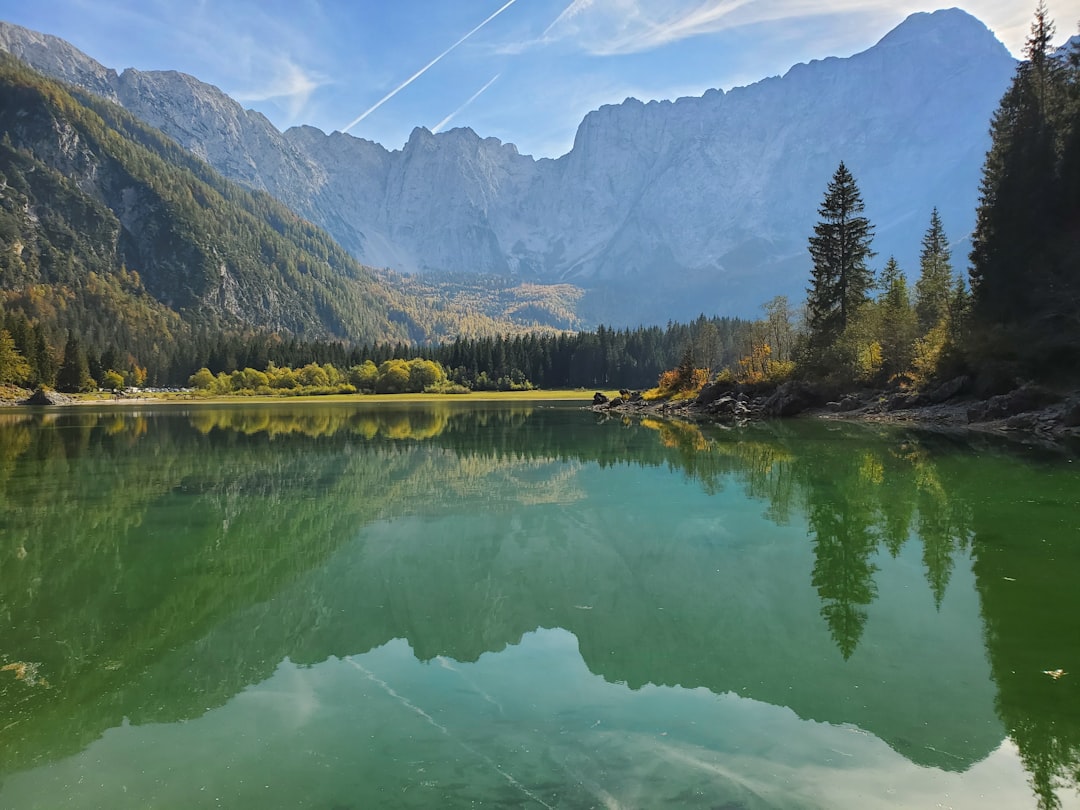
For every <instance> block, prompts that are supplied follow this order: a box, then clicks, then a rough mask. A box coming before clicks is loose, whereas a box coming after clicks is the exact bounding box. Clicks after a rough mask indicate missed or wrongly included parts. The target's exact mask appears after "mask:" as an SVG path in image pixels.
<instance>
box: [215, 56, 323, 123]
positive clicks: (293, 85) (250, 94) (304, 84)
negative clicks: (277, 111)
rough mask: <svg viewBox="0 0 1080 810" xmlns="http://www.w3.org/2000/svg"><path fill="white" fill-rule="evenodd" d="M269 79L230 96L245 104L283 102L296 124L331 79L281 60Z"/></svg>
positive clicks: (289, 61)
mask: <svg viewBox="0 0 1080 810" xmlns="http://www.w3.org/2000/svg"><path fill="white" fill-rule="evenodd" d="M271 71H272V73H273V75H272V76H271V78H270V80H269V81H268V82H266V83H265V84H263V85H261V86H259V87H253V88H249V89H246V90H238V91H236V92H233V93H232V94H231V95H232V96H233V97H234V98H235V99H236V100H237V101H240V102H243V103H245V104H247V103H251V102H255V103H258V102H260V101H276V102H281V103H282V106H284V107H285V108H286V110H287V112H288V115H289V118H290V119H291V120H292V121H297V120H298V119H299V117H300V115H301V114H302V113H303V112H304V110H305V109H306V107H307V105H308V101H309V100H310V99H311V94H312V93H314V92H315V91H316V90H318V89H319V88H320V87H322V86H324V85H326V84H329V80H328V79H326V78H324V77H322V76H319V75H317V74H313V73H309V72H307V71H305V70H304V69H303V68H301V67H300V66H299V65H297V64H295V63H294V62H292V61H291V60H288V59H282V60H280V61H279V62H278V64H276V65H275V66H273V68H272V69H271Z"/></svg>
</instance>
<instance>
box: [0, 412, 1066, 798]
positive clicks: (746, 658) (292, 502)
mask: <svg viewBox="0 0 1080 810" xmlns="http://www.w3.org/2000/svg"><path fill="white" fill-rule="evenodd" d="M1078 578H1080V462H1077V463H1073V461H1072V460H1071V458H1070V456H1069V455H1068V454H1066V453H1055V452H1049V451H1041V452H1034V451H1025V452H1018V451H1016V450H1014V449H1011V448H1008V447H1005V446H1003V445H1001V444H1000V443H996V442H992V441H990V440H986V439H984V440H977V441H974V442H972V441H970V440H967V439H961V438H957V437H948V436H941V435H931V434H920V433H915V432H911V431H904V430H898V429H893V428H889V429H886V428H868V427H865V426H859V425H846V424H832V423H823V422H797V421H796V422H791V421H788V422H783V423H775V424H758V425H751V426H748V427H746V428H743V429H738V430H726V429H722V428H718V427H712V428H700V429H699V428H696V427H692V426H689V425H683V424H679V423H659V422H654V421H650V420H644V421H640V422H639V421H633V422H629V421H627V422H624V421H622V420H619V419H606V420H604V419H600V418H598V417H597V416H596V415H594V414H592V413H591V412H589V411H587V410H584V409H582V408H581V407H580V406H577V405H555V404H552V405H544V404H536V405H529V406H520V405H509V404H490V405H486V406H485V405H476V404H468V405H466V404H460V405H458V404H439V405H431V406H426V407H425V406H410V407H397V406H393V405H387V404H383V403H379V404H368V405H351V404H332V405H293V404H287V403H283V404H273V405H266V406H260V407H246V408H245V407H212V406H201V407H198V408H191V409H188V408H186V407H185V406H176V407H169V408H158V409H154V410H143V411H135V410H120V409H112V410H108V411H93V410H84V409H77V410H74V411H68V412H64V413H62V414H60V415H55V414H50V415H44V414H31V413H25V412H23V413H17V412H14V411H12V412H10V413H6V414H0V807H4V808H19V809H20V810H27V808H49V809H50V810H51V809H52V808H59V807H66V808H106V807H107V808H216V807H225V808H269V807H290V808H292V807H303V808H320V809H321V810H346V808H349V809H352V808H356V809H357V810H359V809H360V808H382V807H386V808H397V807H402V808H412V807H415V808H429V807H431V808H456V807H487V808H502V807H521V808H545V807H547V808H592V807H596V808H665V807H670V808H707V809H709V810H719V809H720V808H722V809H723V810H737V808H746V809H747V810H750V809H756V808H876V807H882V808H885V807H955V808H980V809H982V808H987V807H1010V808H1026V807H1032V808H1034V807H1042V808H1050V807H1058V806H1064V807H1075V806H1078V805H1080V801H1078V792H1077V785H1078V782H1080V587H1078Z"/></svg>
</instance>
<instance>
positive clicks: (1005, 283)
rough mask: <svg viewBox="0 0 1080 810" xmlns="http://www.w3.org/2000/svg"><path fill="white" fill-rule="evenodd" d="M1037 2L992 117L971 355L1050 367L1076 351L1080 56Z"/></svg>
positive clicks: (1022, 368)
mask: <svg viewBox="0 0 1080 810" xmlns="http://www.w3.org/2000/svg"><path fill="white" fill-rule="evenodd" d="M1053 32H1054V25H1053V22H1052V21H1050V19H1049V17H1048V15H1047V12H1046V6H1045V5H1044V4H1043V3H1041V2H1040V3H1039V6H1038V8H1037V9H1036V12H1035V20H1034V22H1033V23H1032V26H1031V35H1030V36H1029V37H1028V40H1027V44H1026V47H1025V51H1024V55H1025V57H1026V60H1025V61H1024V62H1022V63H1021V64H1020V65H1019V66H1018V67H1017V70H1016V74H1015V76H1014V77H1013V81H1012V83H1011V85H1010V86H1009V88H1008V90H1007V91H1006V93H1005V95H1004V96H1003V97H1002V100H1001V104H1000V105H999V107H998V110H997V111H996V112H995V114H994V118H993V121H992V123H991V138H992V141H991V148H990V151H989V152H988V153H987V156H986V162H985V164H984V166H983V177H982V185H981V196H980V201H979V210H978V214H977V221H976V226H975V232H974V235H973V240H972V242H973V245H972V251H971V270H970V278H971V288H972V297H973V301H972V330H973V332H974V333H975V334H977V335H978V337H979V341H978V349H977V352H976V354H975V356H974V357H973V359H974V360H975V361H976V363H977V364H986V363H989V362H993V363H995V364H996V363H999V362H1001V361H1005V362H1012V363H1013V365H1014V371H1018V372H1023V373H1024V374H1034V375H1041V374H1046V373H1050V374H1056V373H1060V371H1059V370H1060V369H1061V368H1068V367H1071V366H1074V365H1075V362H1076V360H1077V359H1078V358H1080V274H1078V273H1077V271H1076V267H1077V259H1078V258H1080V249H1078V247H1077V245H1078V243H1080V192H1078V191H1077V180H1078V179H1080V171H1078V169H1080V165H1078V164H1080V129H1078V127H1080V59H1077V58H1076V54H1075V52H1074V54H1072V55H1071V57H1070V58H1062V57H1060V56H1057V55H1055V54H1053V53H1051V52H1050V41H1051V39H1052V37H1053Z"/></svg>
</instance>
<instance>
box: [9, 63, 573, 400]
mask: <svg viewBox="0 0 1080 810" xmlns="http://www.w3.org/2000/svg"><path fill="white" fill-rule="evenodd" d="M0 132H2V133H3V136H2V140H0V307H2V309H3V311H4V313H5V316H4V324H3V325H4V326H5V327H6V328H7V330H8V332H9V333H11V334H12V336H13V337H15V338H16V341H15V342H16V348H17V349H18V350H19V351H20V352H21V354H22V355H23V356H24V357H25V358H26V359H27V360H28V361H29V363H30V366H31V371H30V373H29V374H26V375H22V376H23V379H21V380H17V379H9V380H6V381H10V382H24V383H29V384H40V383H46V384H51V383H53V382H54V381H55V380H54V378H53V375H54V374H55V372H56V369H57V368H58V367H59V366H60V365H61V363H62V362H63V360H64V352H63V351H62V347H64V346H65V344H66V343H67V340H68V338H69V337H75V338H76V339H77V342H78V344H79V347H78V348H79V350H80V351H82V352H83V353H85V354H89V356H90V357H91V358H92V359H93V358H101V357H103V356H104V357H108V358H109V359H110V360H112V361H113V362H114V363H115V364H116V365H119V366H123V367H124V368H121V369H120V370H121V371H133V370H134V369H136V368H139V367H141V368H144V369H146V368H148V369H149V370H150V372H149V374H150V380H151V381H154V380H158V381H164V380H166V379H177V378H186V376H187V375H188V374H190V373H191V371H192V370H194V369H195V368H198V367H199V366H200V365H204V364H206V362H207V361H208V359H209V358H210V356H211V354H212V353H213V351H214V349H215V347H216V346H218V345H220V343H221V341H222V339H223V336H227V335H243V334H252V333H260V334H264V335H267V336H269V335H274V334H276V335H280V336H282V337H283V338H285V339H290V338H293V337H298V338H302V339H304V340H307V341H311V340H318V341H324V342H342V343H344V344H349V345H360V344H363V343H375V342H396V341H404V342H420V341H427V340H433V339H438V338H442V337H446V336H453V335H462V334H464V335H469V336H474V335H479V334H492V333H494V332H496V331H506V332H511V331H521V330H524V329H544V328H550V326H549V323H551V322H555V321H558V322H560V324H562V323H565V325H571V323H572V320H573V319H572V316H571V322H570V323H568V322H566V321H567V317H566V314H565V312H564V311H561V310H562V309H563V308H561V307H560V306H559V302H548V301H546V300H545V298H544V296H542V295H536V294H533V293H530V292H529V291H528V290H522V289H520V288H518V287H514V286H513V285H510V286H508V287H507V288H506V289H501V288H500V290H498V291H497V292H498V293H499V294H500V295H502V296H503V297H504V298H509V303H507V301H503V300H501V299H499V300H493V301H491V302H484V301H478V300H476V296H474V297H473V298H471V299H469V300H462V301H442V300H439V296H438V295H437V292H438V291H437V290H435V289H429V288H428V287H427V286H425V284H424V283H423V282H420V281H416V282H413V283H412V284H410V285H409V286H408V289H406V288H405V285H404V284H400V285H399V284H397V283H396V281H398V279H396V278H395V277H393V276H392V274H387V273H380V274H378V275H376V274H375V273H374V271H372V270H370V269H368V268H365V267H363V266H362V265H360V264H359V263H357V262H356V261H355V260H354V259H353V258H352V257H350V256H349V255H348V254H347V253H346V252H345V251H344V250H343V249H342V248H340V247H339V246H338V245H337V244H336V243H335V242H334V241H333V240H332V239H331V238H330V237H329V236H328V235H327V234H326V233H325V232H323V231H322V230H320V229H319V228H317V227H315V226H314V225H312V224H310V223H308V222H306V221H305V220H303V219H301V218H299V217H298V216H296V215H295V214H294V213H292V212H291V211H289V210H288V209H287V208H286V207H285V206H283V205H282V204H280V203H278V202H277V201H276V200H274V199H273V198H271V197H270V196H269V195H266V194H263V193H260V192H253V191H249V190H247V189H244V188H242V187H240V186H238V185H236V184H235V183H232V182H230V181H227V180H225V179H223V178H222V177H221V176H220V175H218V174H217V172H215V171H214V170H213V169H211V168H210V167H209V166H207V165H206V164H205V163H203V162H202V161H200V160H199V159H198V158H196V157H194V156H193V155H192V154H191V153H189V152H188V151H186V150H184V149H182V148H181V147H179V146H177V145H176V144H175V143H173V142H172V141H171V140H169V139H168V138H167V137H165V136H164V135H162V134H161V133H160V132H158V131H157V130H154V129H152V128H150V127H147V126H145V125H144V124H142V123H140V122H139V121H137V120H136V119H135V118H134V117H132V116H131V115H130V114H128V113H127V112H125V111H124V110H123V109H121V108H120V107H118V106H116V105H114V104H112V103H110V102H107V101H104V100H102V99H101V98H99V97H97V96H93V95H90V94H86V93H84V92H82V91H78V90H75V89H73V88H70V87H68V86H65V85H62V84H59V83H56V82H53V81H51V80H48V79H45V78H43V77H42V76H40V75H39V74H37V73H35V72H33V71H31V70H29V69H28V68H26V67H25V66H23V65H22V64H21V63H19V62H18V61H16V60H15V59H13V58H11V57H9V56H7V55H3V54H0ZM515 304H516V305H517V306H518V308H519V309H520V312H510V317H501V312H502V310H507V311H509V310H510V309H512V308H513V306H514V305H515ZM91 365H93V363H91ZM7 376H9V377H10V376H11V375H7ZM15 376H19V375H15Z"/></svg>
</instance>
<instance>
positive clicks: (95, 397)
mask: <svg viewBox="0 0 1080 810" xmlns="http://www.w3.org/2000/svg"><path fill="white" fill-rule="evenodd" d="M594 393H595V389H591V388H590V389H588V390H586V389H578V390H557V391H541V390H533V391H473V392H471V393H468V394H326V395H318V396H280V397H275V396H244V395H240V394H238V395H232V396H199V395H197V394H191V393H186V392H185V393H144V394H139V395H138V396H125V397H121V398H119V399H117V398H116V397H114V396H113V395H112V394H105V393H100V392H97V393H93V394H74V395H70V396H71V397H72V399H74V400H75V401H76V402H77V403H78V404H87V405H109V404H116V405H132V404H139V405H153V404H162V405H165V404H172V403H176V404H184V405H192V404H198V403H206V404H218V405H220V404H236V405H239V404H249V403H250V404H255V403H266V402H283V403H284V402H304V403H331V402H333V403H338V402H352V403H356V404H358V405H359V404H364V403H369V402H395V403H399V404H403V403H409V402H415V403H427V402H545V401H546V402H551V401H568V402H588V401H589V400H591V399H592V397H593V394H594ZM603 393H604V394H606V395H607V396H609V397H612V396H617V395H618V392H617V391H604V392H603Z"/></svg>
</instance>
